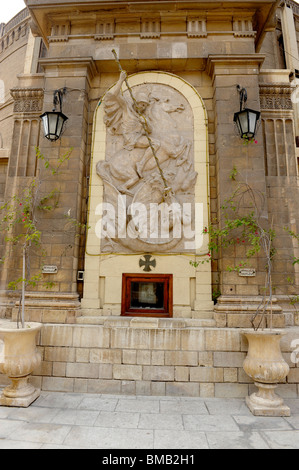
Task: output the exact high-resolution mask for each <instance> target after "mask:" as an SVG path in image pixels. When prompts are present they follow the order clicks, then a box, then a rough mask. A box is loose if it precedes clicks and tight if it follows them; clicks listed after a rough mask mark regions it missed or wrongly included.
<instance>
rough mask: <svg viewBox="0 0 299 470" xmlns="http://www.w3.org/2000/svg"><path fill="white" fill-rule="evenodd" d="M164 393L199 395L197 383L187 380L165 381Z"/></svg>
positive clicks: (187, 395) (188, 395)
mask: <svg viewBox="0 0 299 470" xmlns="http://www.w3.org/2000/svg"><path fill="white" fill-rule="evenodd" d="M165 385H166V395H167V396H168V395H169V396H183V397H184V396H186V397H199V384H196V383H188V382H166V384H165Z"/></svg>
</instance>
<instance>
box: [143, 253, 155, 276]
mask: <svg viewBox="0 0 299 470" xmlns="http://www.w3.org/2000/svg"><path fill="white" fill-rule="evenodd" d="M151 257H152V255H144V258H145V260H143V259H142V258H140V260H139V266H140V267H141V268H142V267H143V266H144V269H143V271H146V272H150V271H151V266H152V267H153V268H155V267H156V260H155V259H152V260H151Z"/></svg>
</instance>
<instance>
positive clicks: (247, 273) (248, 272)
mask: <svg viewBox="0 0 299 470" xmlns="http://www.w3.org/2000/svg"><path fill="white" fill-rule="evenodd" d="M255 274H256V272H255V269H253V268H242V269H240V270H239V276H242V277H254V276H255Z"/></svg>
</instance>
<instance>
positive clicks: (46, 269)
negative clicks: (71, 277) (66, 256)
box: [42, 265, 58, 274]
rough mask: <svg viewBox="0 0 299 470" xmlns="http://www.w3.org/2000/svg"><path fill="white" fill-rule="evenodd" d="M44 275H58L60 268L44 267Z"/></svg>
mask: <svg viewBox="0 0 299 470" xmlns="http://www.w3.org/2000/svg"><path fill="white" fill-rule="evenodd" d="M42 273H43V274H57V273H58V268H57V266H51V265H48V266H43V269H42Z"/></svg>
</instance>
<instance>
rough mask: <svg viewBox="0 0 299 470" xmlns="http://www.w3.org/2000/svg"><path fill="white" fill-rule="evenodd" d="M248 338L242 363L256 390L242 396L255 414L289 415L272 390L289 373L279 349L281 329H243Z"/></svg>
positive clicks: (282, 332) (282, 402) (287, 408)
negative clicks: (245, 396)
mask: <svg viewBox="0 0 299 470" xmlns="http://www.w3.org/2000/svg"><path fill="white" fill-rule="evenodd" d="M242 333H243V334H244V336H245V337H246V338H247V340H248V354H247V357H246V359H245V361H244V363H243V369H244V371H245V372H246V374H247V375H248V376H249V377H251V378H252V379H253V380H254V384H255V385H256V386H257V388H258V392H256V393H253V394H252V395H250V396H249V397H247V398H246V403H247V406H248V408H249V409H250V411H251V413H252V414H253V415H255V416H290V408H289V407H288V406H286V405H285V404H284V401H283V399H282V398H281V397H279V396H278V395H276V394H275V392H274V390H275V388H276V387H277V385H278V383H279V382H282V381H283V380H284V379H285V378H286V376H287V375H288V373H289V366H288V364H287V363H286V362H285V360H284V359H283V357H282V354H281V350H280V340H281V336H282V335H283V334H284V331H283V330H260V331H254V330H243V331H242Z"/></svg>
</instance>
